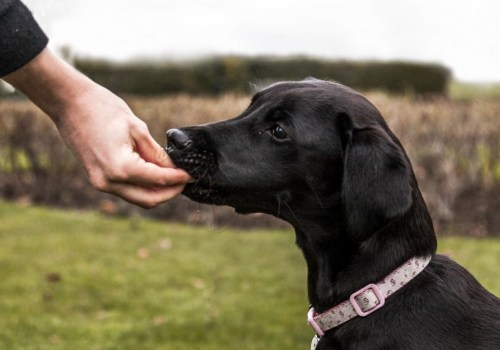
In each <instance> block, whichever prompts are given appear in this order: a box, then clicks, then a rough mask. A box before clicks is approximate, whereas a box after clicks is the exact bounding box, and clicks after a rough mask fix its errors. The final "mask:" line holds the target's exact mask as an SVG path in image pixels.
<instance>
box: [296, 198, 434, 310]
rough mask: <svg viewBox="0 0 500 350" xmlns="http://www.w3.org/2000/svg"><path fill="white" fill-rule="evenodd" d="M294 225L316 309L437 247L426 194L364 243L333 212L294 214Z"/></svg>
mask: <svg viewBox="0 0 500 350" xmlns="http://www.w3.org/2000/svg"><path fill="white" fill-rule="evenodd" d="M338 209H339V208H338ZM292 224H293V226H294V228H295V232H296V237H297V245H298V246H299V248H300V249H301V250H302V252H303V254H304V257H305V260H306V262H307V268H308V294H309V300H310V303H311V305H312V306H313V307H314V308H315V310H316V311H317V312H322V311H324V310H327V309H329V308H331V307H332V306H334V305H336V304H338V303H340V302H342V301H344V300H346V299H347V298H349V296H350V295H351V293H353V292H355V291H356V290H358V289H360V288H362V287H364V286H365V285H367V284H369V283H374V282H378V281H379V280H381V279H383V278H384V277H385V276H387V275H388V274H389V273H391V272H392V271H393V270H394V269H395V268H397V267H398V266H400V265H401V264H402V263H403V262H405V261H406V260H408V259H410V258H411V257H413V256H424V255H430V254H434V253H435V250H436V239H435V234H434V230H433V227H432V221H431V219H430V216H429V214H428V212H427V208H426V206H425V203H424V202H423V200H422V199H421V198H420V199H418V198H417V201H416V202H415V203H414V205H413V206H412V208H411V209H410V210H409V211H408V213H407V214H405V215H404V216H402V217H400V218H397V219H394V220H392V221H390V222H389V223H387V225H386V226H384V227H382V228H381V229H379V230H377V231H376V232H374V233H373V234H372V235H370V236H369V238H368V239H366V240H365V241H363V242H353V241H352V240H351V239H350V238H349V236H348V233H347V231H348V228H347V227H346V225H345V224H344V223H343V222H342V220H338V218H333V219H332V216H331V215H325V216H324V217H321V218H318V217H314V218H309V217H307V216H304V217H301V216H295V217H294V219H293V223H292Z"/></svg>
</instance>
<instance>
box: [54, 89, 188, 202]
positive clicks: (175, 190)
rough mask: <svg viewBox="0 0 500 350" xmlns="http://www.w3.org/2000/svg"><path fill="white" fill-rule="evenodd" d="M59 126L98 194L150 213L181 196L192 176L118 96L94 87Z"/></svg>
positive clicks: (70, 110)
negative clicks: (174, 159) (118, 198)
mask: <svg viewBox="0 0 500 350" xmlns="http://www.w3.org/2000/svg"><path fill="white" fill-rule="evenodd" d="M64 113H65V115H64V116H61V117H59V118H58V120H57V122H56V124H57V126H58V128H59V131H60V134H61V135H62V137H63V139H64V140H65V142H66V144H67V145H68V147H69V148H70V149H71V150H73V152H74V153H75V154H76V155H77V156H78V157H79V159H80V160H81V161H82V163H83V165H84V167H85V170H86V171H87V174H88V177H89V180H90V182H91V183H92V185H93V186H94V187H96V188H97V189H99V190H101V191H104V192H109V193H113V194H116V195H118V196H120V197H122V198H123V199H125V200H127V201H129V202H132V203H135V204H137V205H140V206H142V207H146V208H151V207H154V206H157V205H158V204H160V203H162V202H165V201H167V200H169V199H171V198H173V197H175V196H176V195H178V194H179V193H180V192H182V190H183V188H184V185H185V183H186V182H187V181H189V179H190V177H189V175H188V174H187V173H186V172H184V171H183V170H180V169H175V168H174V164H173V163H172V161H171V160H170V158H169V157H168V155H167V154H166V152H165V151H164V150H163V148H162V147H161V146H160V145H158V144H157V143H156V142H155V140H154V139H153V138H152V136H151V135H150V133H149V131H148V128H147V126H146V124H145V123H144V122H143V121H141V120H140V119H138V118H137V117H136V116H135V115H134V114H133V113H132V111H131V110H130V108H129V107H128V106H127V105H126V104H125V102H124V101H123V100H121V99H120V98H119V97H117V96H116V95H114V94H113V93H111V92H110V91H108V90H106V89H105V88H103V87H101V86H99V85H97V84H92V85H91V86H90V87H89V88H88V89H87V90H85V91H82V92H81V93H80V94H79V95H78V96H76V97H75V98H74V100H73V102H72V104H71V105H70V106H69V107H68V108H67V109H66V110H65V112H64Z"/></svg>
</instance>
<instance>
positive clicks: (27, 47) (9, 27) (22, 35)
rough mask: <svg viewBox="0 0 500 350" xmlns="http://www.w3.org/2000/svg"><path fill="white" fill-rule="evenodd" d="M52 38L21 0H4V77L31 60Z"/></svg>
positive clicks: (0, 32) (0, 24)
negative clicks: (48, 36) (46, 33)
mask: <svg viewBox="0 0 500 350" xmlns="http://www.w3.org/2000/svg"><path fill="white" fill-rule="evenodd" d="M47 42H48V38H47V36H46V35H45V33H44V32H43V31H42V29H40V27H39V26H38V24H37V23H36V21H35V19H34V18H33V16H32V15H31V12H30V11H29V10H28V8H27V7H26V6H24V4H23V3H21V1H19V0H0V77H2V76H4V75H7V74H8V73H11V72H13V71H15V70H17V69H19V68H21V67H22V66H24V65H25V64H26V63H28V62H29V61H31V60H32V59H33V58H35V56H37V55H38V54H39V53H40V52H41V51H42V50H43V49H44V48H45V46H47Z"/></svg>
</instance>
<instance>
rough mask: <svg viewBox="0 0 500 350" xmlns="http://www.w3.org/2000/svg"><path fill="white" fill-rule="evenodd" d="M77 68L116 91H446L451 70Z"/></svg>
mask: <svg viewBox="0 0 500 350" xmlns="http://www.w3.org/2000/svg"><path fill="white" fill-rule="evenodd" d="M75 65H76V67H77V68H78V69H79V70H81V71H82V72H83V73H85V74H86V75H88V76H90V77H91V78H92V79H94V80H95V81H97V82H99V83H100V84H102V85H104V86H107V87H108V88H110V89H111V90H113V91H116V92H121V93H129V94H141V95H161V94H166V93H179V92H185V93H194V94H208V95H217V94H221V93H224V92H229V91H232V92H240V93H248V92H251V91H250V86H251V85H252V84H257V85H260V84H261V83H262V82H264V83H267V82H273V81H278V80H300V79H304V78H307V77H310V76H313V77H316V78H319V79H327V80H336V81H338V82H340V83H343V84H346V85H349V86H351V87H353V88H356V89H361V90H383V91H388V92H391V93H399V94H406V93H412V94H415V95H429V94H432V95H436V94H438V95H445V94H446V92H447V86H448V82H449V79H450V72H449V70H448V69H446V68H445V67H443V66H439V65H435V64H417V63H408V62H348V61H327V60H321V59H314V58H308V57H292V58H280V57H238V56H225V57H224V56H221V57H212V58H207V59H203V60H198V61H192V62H185V63H162V64H158V63H157V64H154V63H129V64H121V65H119V64H112V63H110V62H103V61H88V60H77V61H76V62H75Z"/></svg>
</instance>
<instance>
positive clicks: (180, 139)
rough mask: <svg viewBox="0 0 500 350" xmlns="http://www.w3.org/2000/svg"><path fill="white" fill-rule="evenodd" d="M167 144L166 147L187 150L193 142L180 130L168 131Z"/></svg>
mask: <svg viewBox="0 0 500 350" xmlns="http://www.w3.org/2000/svg"><path fill="white" fill-rule="evenodd" d="M167 142H168V147H172V148H177V149H178V150H183V149H185V148H188V147H189V146H191V145H192V143H193V141H192V140H191V139H190V138H189V135H188V134H187V133H186V132H185V131H182V130H180V129H170V130H168V131H167Z"/></svg>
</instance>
